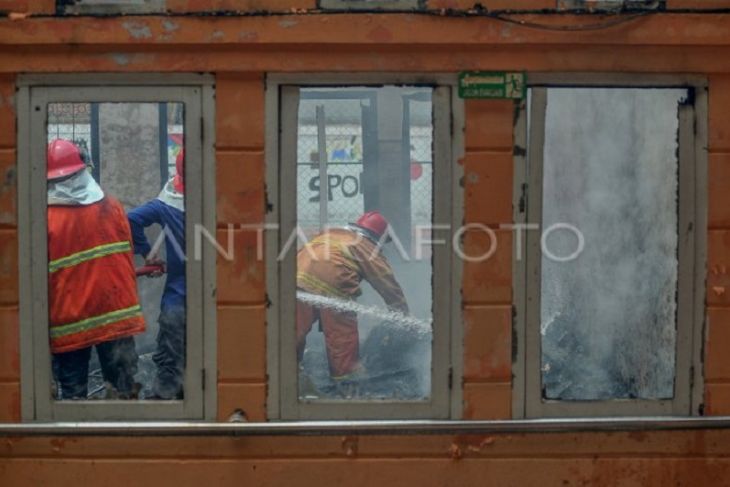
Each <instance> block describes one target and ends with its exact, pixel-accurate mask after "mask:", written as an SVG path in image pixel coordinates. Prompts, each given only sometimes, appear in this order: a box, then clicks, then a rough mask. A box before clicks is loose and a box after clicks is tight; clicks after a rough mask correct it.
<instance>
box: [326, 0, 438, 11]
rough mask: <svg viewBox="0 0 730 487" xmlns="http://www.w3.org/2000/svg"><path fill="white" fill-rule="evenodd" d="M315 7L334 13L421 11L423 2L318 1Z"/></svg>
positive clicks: (409, 0) (410, 0) (396, 0)
mask: <svg viewBox="0 0 730 487" xmlns="http://www.w3.org/2000/svg"><path fill="white" fill-rule="evenodd" d="M317 7H318V8H320V9H322V10H335V11H357V10H360V11H371V10H373V11H374V10H384V11H385V10H397V11H403V10H412V11H417V10H423V0H369V1H363V0H318V2H317Z"/></svg>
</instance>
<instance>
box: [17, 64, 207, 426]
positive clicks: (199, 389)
mask: <svg viewBox="0 0 730 487" xmlns="http://www.w3.org/2000/svg"><path fill="white" fill-rule="evenodd" d="M17 101H18V160H19V161H23V163H21V164H19V165H18V213H19V226H18V232H19V239H20V246H19V247H20V250H19V265H20V268H21V269H23V271H22V272H21V273H20V322H21V333H20V356H21V359H20V360H21V416H22V419H23V421H86V420H89V421H94V420H97V421H98V420H151V419H156V420H165V419H170V420H172V419H200V420H202V419H214V418H215V417H216V395H215V389H216V388H215V381H216V362H215V352H216V342H215V339H216V330H215V323H216V321H215V320H216V318H215V298H214V295H215V267H216V264H215V263H216V255H215V248H214V247H213V246H212V245H203V246H202V248H201V249H199V252H198V254H195V252H194V250H195V249H194V241H195V235H194V232H195V228H196V227H200V228H204V229H205V230H206V231H207V232H208V233H209V234H210V235H215V172H214V168H215V164H214V145H213V144H214V137H215V125H214V117H215V115H214V106H215V105H214V79H213V77H212V76H208V75H192V74H191V75H184V74H183V75H157V74H149V75H147V74H138V75H134V76H129V75H86V74H68V75H66V74H64V75H25V76H20V77H19V78H18V91H17ZM170 101H175V102H181V103H184V104H185V113H184V117H185V118H184V127H185V131H186V135H185V140H186V142H185V143H186V147H185V152H186V156H185V161H186V162H185V165H186V168H185V171H186V174H187V178H186V179H187V181H188V183H187V185H186V196H185V198H186V203H185V205H186V206H185V207H186V212H185V213H186V217H185V223H186V225H185V233H186V246H187V249H186V254H187V255H196V256H198V255H199V257H200V258H195V259H187V263H186V276H187V286H188V289H187V307H186V309H187V311H186V312H187V325H186V336H187V344H186V366H185V379H184V386H185V398H184V399H183V400H171V401H154V400H134V401H130V400H126V401H115V400H94V401H55V400H54V399H53V398H52V396H51V391H50V387H49V384H50V378H51V375H50V374H51V363H50V362H51V360H50V357H51V354H50V347H49V340H48V301H47V293H48V291H47V287H48V281H47V276H48V274H47V273H48V257H47V217H46V215H47V204H46V197H45V195H46V192H47V190H46V178H45V174H46V145H47V142H46V141H47V133H46V130H47V119H48V115H47V113H48V108H47V107H48V104H49V103H78V102H82V103H83V102H87V103H161V104H164V103H166V102H170ZM41 195H42V196H41ZM196 224H197V225H196Z"/></svg>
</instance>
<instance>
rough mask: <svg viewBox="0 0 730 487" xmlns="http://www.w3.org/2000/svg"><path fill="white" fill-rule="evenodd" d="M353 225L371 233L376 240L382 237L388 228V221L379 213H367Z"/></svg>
mask: <svg viewBox="0 0 730 487" xmlns="http://www.w3.org/2000/svg"><path fill="white" fill-rule="evenodd" d="M355 224H356V225H357V226H358V227H361V228H364V229H365V230H369V231H371V232H373V233H374V234H375V235H377V236H378V238H380V237H382V236H383V234H384V233H385V230H386V229H387V228H388V220H386V219H385V217H384V216H383V215H381V214H380V212H379V211H368V212H367V213H365V214H363V215H362V216H361V217H360V218H358V219H357V222H355Z"/></svg>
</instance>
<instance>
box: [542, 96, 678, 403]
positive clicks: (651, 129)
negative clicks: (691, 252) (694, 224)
mask: <svg viewBox="0 0 730 487" xmlns="http://www.w3.org/2000/svg"><path fill="white" fill-rule="evenodd" d="M684 97H686V90H681V89H593V88H592V89H572V88H571V89H567V88H555V89H549V90H548V107H547V116H546V129H545V130H546V132H545V148H544V167H543V173H544V174H543V228H547V227H548V226H550V225H552V224H554V223H557V222H567V223H570V224H572V225H575V226H576V227H577V228H578V229H579V230H580V231H581V232H582V233H583V235H584V237H585V250H584V252H583V253H582V254H581V255H580V256H579V257H578V258H577V259H576V260H574V261H572V262H554V261H551V260H550V259H547V258H545V257H544V256H543V258H542V274H541V275H542V277H541V332H542V352H543V353H542V370H543V383H544V384H543V385H544V389H545V395H546V397H547V398H549V399H563V400H602V399H617V398H641V399H659V398H669V397H672V396H673V384H674V362H675V342H676V310H677V303H676V293H677V266H678V262H677V244H678V232H677V224H678V223H677V213H678V212H677V208H678V206H677V205H678V202H677V194H678V176H677V174H678V162H677V155H676V152H677V131H678V118H677V106H678V103H679V102H680V101H681V100H682V99H683V98H684ZM547 245H548V246H549V248H550V249H551V252H552V253H554V254H557V255H568V254H570V253H571V252H572V251H573V250H574V249H575V245H576V242H575V238H574V236H571V235H569V234H568V233H567V232H565V233H562V232H556V233H555V234H554V235H553V236H551V237H550V238H549V239H548V241H547Z"/></svg>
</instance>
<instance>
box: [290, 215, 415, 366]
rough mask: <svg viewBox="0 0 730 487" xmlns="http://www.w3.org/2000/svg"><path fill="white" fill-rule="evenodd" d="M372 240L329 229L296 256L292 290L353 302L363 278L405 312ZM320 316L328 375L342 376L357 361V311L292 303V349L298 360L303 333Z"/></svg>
mask: <svg viewBox="0 0 730 487" xmlns="http://www.w3.org/2000/svg"><path fill="white" fill-rule="evenodd" d="M379 250H380V249H379V248H378V247H377V245H376V243H375V242H373V241H372V240H371V239H369V238H367V237H365V236H363V235H362V234H360V233H358V232H356V231H353V230H350V229H347V228H338V229H331V230H328V231H326V232H324V233H322V234H320V235H318V236H317V237H315V238H314V239H312V240H311V241H310V242H308V243H307V244H306V245H305V246H304V247H303V248H302V249H301V250H300V251H299V253H298V254H297V288H299V289H301V290H303V291H306V292H308V293H312V294H317V295H320V296H327V297H332V298H339V299H346V300H354V299H355V298H357V297H358V296H359V295H360V294H361V293H362V291H361V289H360V282H361V281H362V280H363V279H365V280H366V281H367V282H369V283H370V285H371V286H373V288H374V289H375V290H376V291H377V292H378V294H380V296H381V297H382V298H383V300H384V301H385V303H386V305H388V307H389V308H390V309H392V310H395V311H400V312H403V313H408V304H407V303H406V299H405V296H404V295H403V290H402V289H401V287H400V285H399V284H398V281H396V279H395V276H394V274H393V269H392V268H391V267H390V264H389V263H388V261H387V260H386V258H385V257H384V256H383V255H381V253H380V251H379ZM317 320H319V321H320V324H321V326H322V331H323V332H324V338H325V344H326V347H327V356H328V360H329V364H330V374H331V376H332V377H333V378H344V377H346V376H347V375H348V374H350V373H352V372H353V370H354V369H355V368H356V367H357V365H358V359H359V337H358V330H357V314H355V313H349V312H341V311H333V310H328V309H322V308H316V307H313V306H311V305H309V304H306V303H303V302H301V301H298V302H297V353H298V356H299V359H300V360H301V358H302V355H303V353H304V344H305V341H306V337H307V334H308V333H309V331H310V330H311V329H312V325H313V324H314V322H315V321H317Z"/></svg>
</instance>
